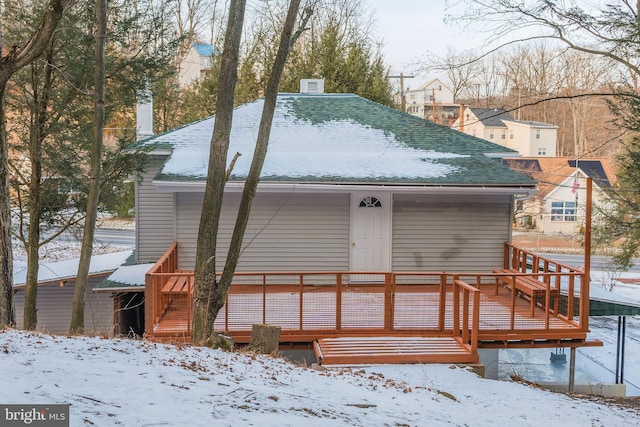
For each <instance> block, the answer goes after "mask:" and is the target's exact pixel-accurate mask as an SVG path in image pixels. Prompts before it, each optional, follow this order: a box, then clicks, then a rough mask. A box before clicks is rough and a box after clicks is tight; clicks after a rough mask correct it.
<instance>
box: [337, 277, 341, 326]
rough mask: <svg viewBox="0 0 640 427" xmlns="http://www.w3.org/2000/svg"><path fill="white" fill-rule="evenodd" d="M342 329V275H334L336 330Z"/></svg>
mask: <svg viewBox="0 0 640 427" xmlns="http://www.w3.org/2000/svg"><path fill="white" fill-rule="evenodd" d="M341 329H342V273H337V274H336V330H338V331H339V330H341Z"/></svg>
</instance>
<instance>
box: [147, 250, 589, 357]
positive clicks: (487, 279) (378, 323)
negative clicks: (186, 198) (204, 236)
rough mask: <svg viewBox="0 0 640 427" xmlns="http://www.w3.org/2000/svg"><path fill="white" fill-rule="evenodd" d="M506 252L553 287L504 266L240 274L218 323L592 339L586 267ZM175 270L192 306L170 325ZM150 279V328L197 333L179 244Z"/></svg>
mask: <svg viewBox="0 0 640 427" xmlns="http://www.w3.org/2000/svg"><path fill="white" fill-rule="evenodd" d="M505 260H507V261H508V263H505V266H504V267H505V268H508V269H517V271H514V272H511V273H509V274H510V275H512V276H527V277H535V278H536V279H537V280H539V281H541V282H543V283H544V284H545V286H546V287H547V288H546V292H542V293H541V294H539V295H537V296H532V297H531V298H536V299H535V300H533V301H531V299H530V298H526V295H521V294H520V293H519V292H518V290H517V289H516V288H515V287H511V288H508V287H503V286H502V285H501V284H500V281H499V278H500V274H494V273H488V272H481V273H474V272H466V273H448V272H385V273H379V272H238V273H236V274H235V275H234V279H233V284H232V286H231V289H230V292H229V294H228V296H227V299H226V304H225V306H224V307H223V309H222V310H221V311H220V313H218V318H217V319H216V322H215V329H216V330H218V331H221V332H225V333H227V334H229V335H231V336H233V337H234V338H235V339H236V340H237V341H238V342H244V341H248V339H249V337H250V333H251V327H252V325H253V324H256V323H265V324H273V325H278V326H280V327H281V329H282V332H281V339H282V340H283V341H291V342H295V341H298V342H305V341H309V342H310V341H312V340H313V339H315V338H319V337H337V336H368V335H371V336H373V335H380V334H389V335H405V336H411V335H420V336H453V337H455V338H456V339H457V340H458V341H459V342H460V343H462V344H464V345H467V346H469V349H470V350H471V351H473V352H475V351H476V350H477V348H478V345H479V343H480V345H481V344H482V342H489V341H491V342H494V343H495V342H507V341H516V340H522V341H525V340H567V339H585V338H586V332H587V326H586V325H587V324H586V321H585V320H584V319H585V314H586V312H585V308H584V307H585V303H584V301H582V300H581V299H580V298H581V296H583V295H585V292H584V289H581V287H582V285H583V283H584V281H582V280H581V277H582V275H583V274H584V273H583V272H582V271H581V270H578V269H573V268H571V267H568V266H565V265H562V264H560V263H557V262H554V261H551V260H548V259H545V258H543V257H540V256H537V255H535V254H532V253H529V252H526V251H523V250H521V249H519V248H517V247H515V246H513V245H510V244H507V245H505ZM527 266H528V267H527ZM172 268H173V271H171V269H172ZM176 277H180V278H184V279H185V280H182V281H181V283H184V286H185V288H183V292H182V294H181V295H182V296H183V297H184V300H182V301H184V303H183V305H181V306H180V307H182V310H184V313H183V314H182V317H181V318H180V322H179V324H178V323H176V324H174V325H173V326H172V328H171V327H170V328H165V329H163V327H162V320H163V318H165V317H163V316H166V315H167V313H168V305H167V304H169V303H170V302H172V303H173V304H174V305H175V304H176V301H177V300H176V297H177V296H176V295H177V294H176V293H174V294H173V299H170V298H167V296H166V295H162V294H163V289H164V292H165V293H166V289H167V283H168V281H169V280H170V279H171V280H173V281H174V282H175V281H176V280H175V279H176ZM146 283H147V289H146V298H147V308H148V310H149V317H148V318H147V319H148V320H147V321H148V323H147V332H148V333H149V334H150V335H155V336H158V337H161V336H163V334H164V336H177V335H178V333H180V334H182V335H183V336H186V337H188V336H190V330H191V299H192V286H193V272H187V271H178V270H177V247H176V246H175V245H174V246H172V248H171V249H170V251H168V252H167V253H166V254H165V255H164V256H163V257H162V258H161V260H160V261H159V262H158V264H156V266H154V268H153V269H152V270H151V271H149V273H148V274H147V282H146ZM555 290H559V292H556V291H555ZM574 299H575V301H578V305H579V307H580V308H579V315H578V316H577V317H576V316H574V309H575V308H574ZM531 306H533V307H534V308H535V315H534V316H531V315H530V307H531ZM586 307H587V308H586V310H588V302H587V305H586ZM169 313H170V314H175V313H173V312H172V311H170V310H169Z"/></svg>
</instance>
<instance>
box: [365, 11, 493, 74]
mask: <svg viewBox="0 0 640 427" xmlns="http://www.w3.org/2000/svg"><path fill="white" fill-rule="evenodd" d="M366 2H367V3H368V4H369V5H370V10H371V12H372V14H373V17H374V21H375V30H376V36H377V37H379V38H381V39H383V40H384V48H383V51H384V55H385V59H386V62H387V64H389V65H390V66H391V71H392V72H393V73H400V72H403V73H405V74H411V73H415V71H416V68H417V67H416V65H415V62H416V60H417V59H419V58H422V57H424V56H425V55H426V54H427V53H428V52H431V53H435V54H438V55H440V56H444V55H445V54H446V52H447V49H448V48H449V47H450V48H452V49H453V50H454V51H456V52H460V53H461V52H463V51H465V50H468V49H470V48H474V47H478V46H479V45H480V44H481V40H482V37H481V35H479V34H477V32H471V31H465V29H464V28H462V27H461V24H459V23H449V24H445V23H444V18H445V14H446V13H447V11H446V10H445V0H366ZM448 12H449V13H452V12H455V10H452V9H450V10H449V11H448ZM471 41H473V42H474V43H475V45H472V44H471ZM416 83H418V82H416ZM420 83H422V82H420ZM420 83H418V84H412V85H411V86H417V85H419V84H420Z"/></svg>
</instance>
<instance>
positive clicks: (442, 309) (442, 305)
mask: <svg viewBox="0 0 640 427" xmlns="http://www.w3.org/2000/svg"><path fill="white" fill-rule="evenodd" d="M438 304H439V307H438V330H439V331H440V332H442V331H444V317H445V313H446V308H447V275H446V274H445V273H442V274H441V275H440V298H439V302H438Z"/></svg>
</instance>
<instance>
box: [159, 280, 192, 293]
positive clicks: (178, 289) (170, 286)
mask: <svg viewBox="0 0 640 427" xmlns="http://www.w3.org/2000/svg"><path fill="white" fill-rule="evenodd" d="M192 280H193V276H171V277H169V279H168V280H167V283H165V285H164V286H163V287H162V290H161V292H162V293H163V294H170V295H176V294H187V293H189V292H193V286H190V284H191V282H192Z"/></svg>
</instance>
